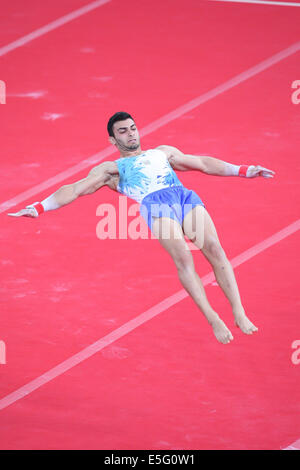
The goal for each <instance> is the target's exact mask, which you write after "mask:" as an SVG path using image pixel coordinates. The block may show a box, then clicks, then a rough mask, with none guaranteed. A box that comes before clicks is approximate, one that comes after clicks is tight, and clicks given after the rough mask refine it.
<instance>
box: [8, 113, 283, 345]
mask: <svg viewBox="0 0 300 470" xmlns="http://www.w3.org/2000/svg"><path fill="white" fill-rule="evenodd" d="M107 130H108V134H109V140H110V142H111V144H113V145H115V146H116V147H117V149H118V151H119V152H120V158H118V159H117V160H114V161H105V162H102V163H100V164H99V165H97V166H95V167H94V168H92V169H91V171H90V172H89V174H88V175H87V176H86V178H83V179H81V180H79V181H76V182H74V183H72V184H67V185H63V186H61V187H60V188H59V189H58V190H57V191H55V192H54V193H53V194H51V195H50V196H48V197H47V198H46V199H44V200H43V201H41V202H35V203H33V204H31V205H29V206H26V208H25V209H21V210H20V211H19V212H16V213H10V214H8V215H10V216H14V217H21V216H26V217H34V218H35V217H38V216H40V215H41V214H42V213H43V212H46V211H49V210H55V209H59V208H60V207H63V206H65V205H66V204H70V203H71V202H73V201H74V200H75V199H77V198H78V197H79V196H84V195H87V194H92V193H94V192H95V191H98V190H99V189H100V188H102V187H103V186H108V187H109V188H110V189H112V190H114V191H117V192H119V193H122V194H124V195H126V196H128V197H129V198H131V199H134V200H135V201H137V202H138V203H140V213H141V216H142V217H143V218H144V219H145V221H146V223H147V225H148V227H149V228H150V230H151V232H152V233H153V234H154V236H155V237H156V238H157V239H158V240H159V242H160V244H161V245H162V246H163V247H164V248H165V249H166V250H167V252H168V253H169V254H170V256H171V257H172V259H173V261H174V263H175V266H176V268H177V273H178V277H179V280H180V282H181V284H182V285H183V287H184V288H185V290H186V291H187V292H188V294H189V295H190V296H191V297H192V299H193V300H194V302H195V303H196V305H197V306H198V307H199V309H200V310H201V311H202V313H203V314H204V316H205V317H206V319H207V321H208V323H209V324H210V325H211V327H212V329H213V332H214V334H215V336H216V338H217V340H218V341H220V342H221V343H223V344H227V343H230V341H232V340H233V336H232V333H231V331H230V330H229V329H228V328H227V326H226V325H225V323H224V322H223V320H222V319H221V318H220V317H219V315H218V313H217V312H216V311H215V310H214V309H213V307H212V306H211V305H210V303H209V302H208V299H207V297H206V293H205V290H204V287H203V284H202V281H201V279H200V277H199V276H198V274H197V272H196V270H195V266H194V260H193V256H192V253H191V251H190V250H189V248H188V244H187V242H186V240H185V236H186V237H187V238H188V239H189V240H191V241H192V242H193V243H194V244H195V245H196V247H198V248H199V249H200V250H201V251H202V253H203V255H204V256H205V258H206V259H207V260H208V261H209V263H210V264H211V266H212V268H213V271H214V274H215V277H216V280H217V282H218V284H219V286H220V287H221V289H222V290H223V292H224V294H225V296H226V297H227V299H228V300H229V302H230V305H231V308H232V312H233V316H234V321H235V324H236V326H238V327H239V328H240V329H241V330H242V331H243V332H244V333H245V334H248V335H250V334H252V333H254V332H255V331H257V327H256V326H255V325H254V324H253V323H252V322H251V321H250V320H249V318H248V317H247V315H246V313H245V309H244V307H243V304H242V301H241V297H240V293H239V289H238V286H237V282H236V278H235V275H234V271H233V268H232V266H231V263H230V261H229V260H228V258H227V256H226V254H225V252H224V249H223V248H222V245H221V243H220V241H219V238H218V234H217V231H216V228H215V225H214V223H213V221H212V218H211V217H210V215H209V213H208V211H207V209H206V208H205V205H204V203H203V201H202V200H201V199H200V197H199V196H198V195H197V194H196V193H195V192H194V191H192V190H189V189H187V188H185V187H184V186H183V184H182V183H181V182H180V180H179V179H178V177H177V175H176V173H175V171H174V170H177V171H188V170H194V171H201V172H202V173H205V174H207V175H217V176H241V177H245V178H254V177H259V176H262V177H264V178H273V177H274V174H275V172H274V171H272V170H268V169H267V168H264V167H262V166H259V165H234V164H231V163H227V162H224V161H222V160H219V159H217V158H213V157H208V156H195V155H187V154H184V153H182V152H181V151H180V150H178V149H177V148H175V147H171V146H169V145H159V146H158V147H156V148H154V149H150V150H146V151H142V149H141V143H140V136H139V132H138V129H137V126H136V123H135V121H134V119H133V118H132V117H131V115H130V114H128V113H125V112H117V113H115V114H114V115H113V116H112V117H111V118H110V119H109V121H108V124H107Z"/></svg>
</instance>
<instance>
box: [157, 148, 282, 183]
mask: <svg viewBox="0 0 300 470" xmlns="http://www.w3.org/2000/svg"><path fill="white" fill-rule="evenodd" d="M157 148H158V149H160V150H162V151H163V152H164V153H165V154H166V155H167V157H168V160H169V162H170V165H171V166H172V168H174V170H180V171H189V170H198V171H202V172H203V173H206V174H208V175H215V176H247V177H248V178H253V177H256V176H263V177H265V178H273V176H274V174H275V172H274V171H272V170H268V169H267V168H264V167H262V166H260V165H233V164H232V163H227V162H224V161H223V160H219V159H218V158H214V157H208V156H196V155H186V154H184V153H182V152H181V151H180V150H178V149H177V148H175V147H171V146H169V145H161V146H159V147H157Z"/></svg>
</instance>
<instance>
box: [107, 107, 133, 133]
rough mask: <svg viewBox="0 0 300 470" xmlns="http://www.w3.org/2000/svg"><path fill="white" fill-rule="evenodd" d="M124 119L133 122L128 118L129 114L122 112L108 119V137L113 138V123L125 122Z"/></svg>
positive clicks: (130, 117)
mask: <svg viewBox="0 0 300 470" xmlns="http://www.w3.org/2000/svg"><path fill="white" fill-rule="evenodd" d="M125 119H132V120H133V121H134V119H133V117H132V116H130V114H128V113H125V112H124V111H118V112H117V113H115V114H114V115H113V116H111V118H109V121H108V123H107V132H108V135H110V136H111V137H114V133H113V125H114V123H115V122H118V121H125Z"/></svg>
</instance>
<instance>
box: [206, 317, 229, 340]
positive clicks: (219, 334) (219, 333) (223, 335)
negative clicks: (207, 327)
mask: <svg viewBox="0 0 300 470" xmlns="http://www.w3.org/2000/svg"><path fill="white" fill-rule="evenodd" d="M211 326H212V327H213V330H214V334H215V337H216V338H217V340H218V341H220V343H223V344H227V343H230V341H232V340H233V336H232V334H231V332H230V330H229V329H228V328H227V326H226V325H225V323H224V322H223V320H221V318H217V319H216V320H214V321H213V322H212V324H211Z"/></svg>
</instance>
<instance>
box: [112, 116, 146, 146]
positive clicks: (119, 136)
mask: <svg viewBox="0 0 300 470" xmlns="http://www.w3.org/2000/svg"><path fill="white" fill-rule="evenodd" d="M113 133H114V137H110V138H109V140H110V142H111V143H112V144H113V145H116V146H117V148H118V149H119V150H120V151H123V152H135V151H136V150H138V149H139V148H140V136H139V132H138V130H137V127H136V125H135V123H134V121H133V120H132V119H130V118H128V119H125V121H117V122H115V123H114V125H113Z"/></svg>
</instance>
